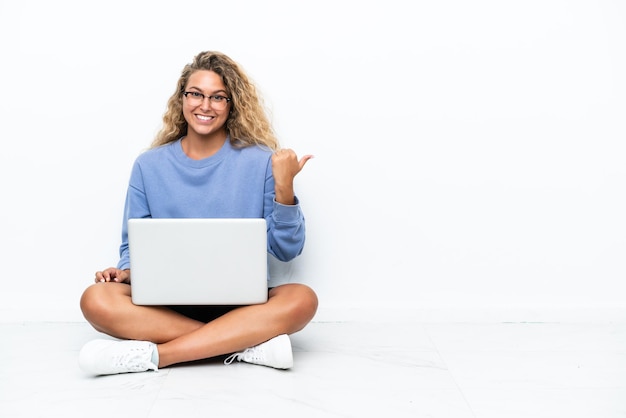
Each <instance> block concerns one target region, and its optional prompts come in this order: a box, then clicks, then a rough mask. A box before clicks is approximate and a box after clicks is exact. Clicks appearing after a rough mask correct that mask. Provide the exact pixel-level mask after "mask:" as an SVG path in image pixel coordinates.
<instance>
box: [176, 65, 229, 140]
mask: <svg viewBox="0 0 626 418" xmlns="http://www.w3.org/2000/svg"><path fill="white" fill-rule="evenodd" d="M184 91H185V92H193V93H201V94H202V95H204V98H202V99H201V100H200V101H199V100H198V97H196V98H193V96H194V94H193V93H192V94H188V95H187V96H183V116H184V117H185V120H186V121H187V125H188V128H187V137H188V138H189V139H192V140H202V141H212V140H216V141H224V140H225V139H226V137H227V132H226V120H227V119H228V113H229V111H230V107H231V104H230V103H227V105H226V107H225V108H224V109H220V106H219V105H213V104H212V100H211V99H209V96H221V97H226V98H227V97H230V96H229V94H228V92H227V91H226V87H225V86H224V83H223V82H222V78H221V77H220V76H219V75H218V74H217V73H215V72H213V71H207V70H199V71H196V72H195V73H193V74H192V75H191V76H189V80H188V82H187V85H186V86H185V90H184ZM195 96H198V95H197V94H195ZM216 107H217V109H216Z"/></svg>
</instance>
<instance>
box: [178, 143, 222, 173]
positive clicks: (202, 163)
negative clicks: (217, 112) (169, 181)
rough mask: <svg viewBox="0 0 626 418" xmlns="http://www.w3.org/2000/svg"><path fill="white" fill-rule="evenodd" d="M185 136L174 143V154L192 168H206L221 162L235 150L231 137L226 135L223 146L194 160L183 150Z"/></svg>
mask: <svg viewBox="0 0 626 418" xmlns="http://www.w3.org/2000/svg"><path fill="white" fill-rule="evenodd" d="M183 138H184V137H181V138H179V139H178V140H177V141H175V142H173V143H172V152H173V153H174V156H175V157H176V159H177V160H178V161H180V162H181V163H182V164H184V165H186V166H188V167H192V168H204V167H209V166H212V165H216V164H219V163H220V162H222V161H224V159H225V158H226V157H227V156H228V154H229V153H230V152H231V151H232V150H233V147H232V145H231V144H230V137H226V141H224V145H222V148H220V149H219V150H218V151H217V152H216V153H215V154H213V155H211V156H210V157H207V158H203V159H201V160H194V159H192V158H189V157H188V156H187V154H185V151H183V145H182V139H183Z"/></svg>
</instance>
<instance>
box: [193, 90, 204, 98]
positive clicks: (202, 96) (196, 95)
mask: <svg viewBox="0 0 626 418" xmlns="http://www.w3.org/2000/svg"><path fill="white" fill-rule="evenodd" d="M191 97H193V98H195V99H200V98H204V94H202V93H198V92H197V91H192V92H191Z"/></svg>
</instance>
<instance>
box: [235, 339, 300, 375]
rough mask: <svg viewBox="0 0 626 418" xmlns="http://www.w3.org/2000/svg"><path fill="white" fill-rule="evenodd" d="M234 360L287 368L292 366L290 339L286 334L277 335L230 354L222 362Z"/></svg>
mask: <svg viewBox="0 0 626 418" xmlns="http://www.w3.org/2000/svg"><path fill="white" fill-rule="evenodd" d="M234 360H237V361H244V362H246V363H251V364H258V365H261V366H268V367H274V368H275V369H289V368H291V367H292V366H293V354H292V352H291V341H290V340H289V336H288V335H287V334H282V335H279V336H278V337H274V338H272V339H271V340H269V341H266V342H264V343H262V344H259V345H257V346H254V347H250V348H246V349H245V350H244V351H242V352H241V353H234V354H231V355H230V356H228V358H226V360H224V364H230V363H232V362H233V361H234Z"/></svg>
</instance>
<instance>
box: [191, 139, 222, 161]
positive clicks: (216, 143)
mask: <svg viewBox="0 0 626 418" xmlns="http://www.w3.org/2000/svg"><path fill="white" fill-rule="evenodd" d="M226 138H227V136H219V137H211V138H203V137H198V136H194V135H187V136H186V137H184V138H183V139H182V140H181V145H182V147H183V151H184V152H185V154H186V155H187V157H189V158H191V159H192V160H202V159H204V158H208V157H210V156H212V155H214V154H215V153H216V152H218V151H219V150H220V149H221V148H222V147H223V146H224V143H225V142H226Z"/></svg>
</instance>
